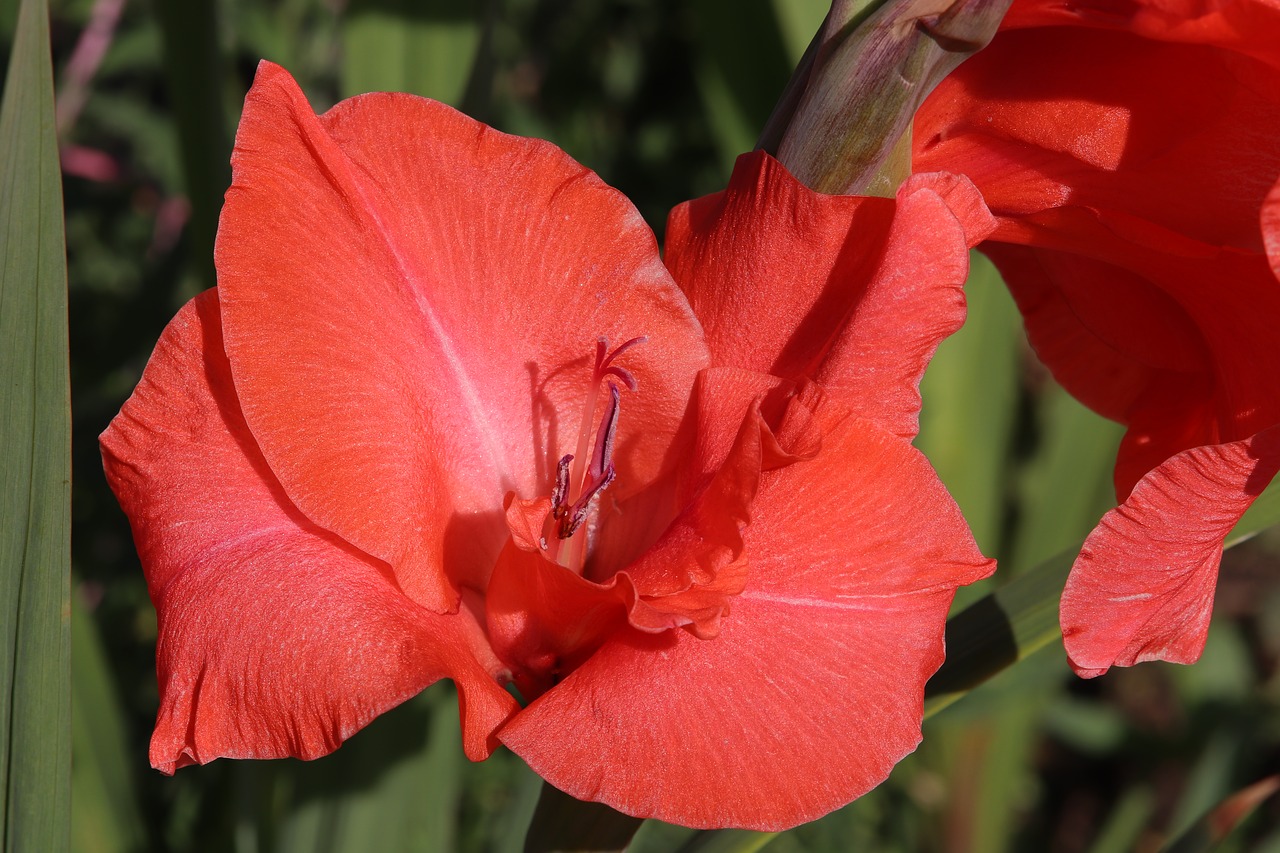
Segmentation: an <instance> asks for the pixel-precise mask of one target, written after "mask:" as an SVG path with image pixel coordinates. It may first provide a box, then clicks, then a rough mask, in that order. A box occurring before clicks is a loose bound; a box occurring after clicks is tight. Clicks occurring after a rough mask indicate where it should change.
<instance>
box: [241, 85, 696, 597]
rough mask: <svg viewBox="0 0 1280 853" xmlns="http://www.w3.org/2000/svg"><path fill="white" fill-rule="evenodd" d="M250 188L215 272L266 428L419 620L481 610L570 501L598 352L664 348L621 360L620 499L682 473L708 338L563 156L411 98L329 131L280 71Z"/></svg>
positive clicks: (607, 195) (257, 432)
mask: <svg viewBox="0 0 1280 853" xmlns="http://www.w3.org/2000/svg"><path fill="white" fill-rule="evenodd" d="M232 165H233V174H234V181H233V185H232V187H231V189H230V191H229V192H228V194H227V202H226V207H225V208H224V210H223V216H222V220H221V223H220V227H219V234H218V246H217V263H218V278H219V290H220V293H221V298H222V302H223V306H224V314H225V316H224V323H225V326H226V330H225V331H226V345H227V353H228V356H229V357H230V360H231V364H232V372H233V374H234V376H235V382H236V388H237V392H238V394H239V397H240V401H241V404H242V406H243V409H244V413H245V418H246V420H247V422H248V424H249V426H250V429H251V430H252V431H253V434H254V436H255V438H256V439H257V442H258V444H259V446H260V447H261V448H262V452H263V455H264V456H265V457H266V459H267V460H268V462H269V463H270V465H271V469H272V470H273V471H274V472H275V473H276V475H277V476H278V477H279V479H280V482H281V484H282V485H283V487H284V489H285V491H286V492H287V493H288V495H289V497H290V499H291V500H292V501H293V502H294V503H295V504H296V505H297V506H298V508H299V509H300V510H301V511H302V512H303V513H304V514H305V515H306V516H307V517H308V518H310V519H311V520H312V521H314V522H316V523H317V524H319V525H320V526H322V527H323V528H325V529H327V530H330V531H332V532H334V533H337V534H338V535H340V536H342V537H343V538H344V539H346V540H347V541H349V542H351V543H352V544H354V545H356V546H357V547H359V548H361V549H362V550H364V551H365V552H367V553H369V554H371V555H373V556H375V557H377V558H379V559H382V560H385V561H386V562H388V563H390V564H391V566H392V567H393V569H394V571H395V574H396V579H397V581H398V582H399V583H400V585H401V586H402V587H403V588H404V589H405V590H406V592H408V593H409V594H410V595H411V596H412V597H414V598H415V599H416V600H418V601H420V602H421V603H423V604H424V605H426V606H428V607H430V608H432V609H435V610H437V611H446V610H449V609H451V608H453V607H455V606H456V601H457V595H456V593H455V592H454V588H453V587H454V586H455V585H461V586H469V587H473V588H479V587H481V586H482V585H483V583H484V580H485V578H486V576H487V572H488V571H489V569H490V568H491V566H492V561H493V559H494V558H495V557H496V555H497V553H498V550H499V549H500V548H501V545H502V542H503V541H505V538H506V528H505V524H504V521H503V514H502V499H503V496H504V495H505V494H506V493H507V492H508V491H516V492H517V493H519V494H520V495H521V496H523V497H532V496H534V495H537V494H541V493H543V492H549V490H550V487H551V484H552V482H553V481H554V476H555V465H556V461H557V460H558V459H559V458H560V456H561V455H563V454H564V453H565V452H569V451H571V450H572V448H573V446H574V445H575V444H576V438H577V429H578V422H579V419H580V417H581V410H582V407H583V401H584V400H585V398H586V395H587V391H588V386H589V384H590V380H591V375H592V367H593V365H592V362H591V358H590V357H591V355H592V353H594V351H595V347H596V341H597V338H599V337H604V338H607V339H608V340H609V341H611V342H613V343H614V344H615V345H616V344H620V343H622V342H624V341H627V340H629V339H631V338H634V337H637V336H642V335H647V336H648V337H649V340H650V343H649V344H647V345H645V346H639V347H634V348H632V349H631V350H630V351H628V353H627V354H626V356H625V359H624V361H625V364H624V366H625V368H626V370H628V371H629V372H630V373H631V374H632V375H633V376H634V377H635V378H636V379H637V380H638V382H639V384H640V387H641V389H642V392H641V393H639V394H632V395H629V396H628V399H627V401H626V404H625V407H624V413H623V418H622V421H621V425H620V427H619V432H618V436H617V441H616V453H615V465H616V467H617V469H618V481H617V484H616V485H615V489H617V490H618V492H619V494H624V493H626V492H628V491H634V490H636V489H639V488H641V487H643V486H644V484H645V483H647V482H648V481H650V480H651V479H653V478H654V477H656V476H658V475H659V473H660V472H661V470H662V469H663V467H664V465H668V464H670V463H669V462H668V461H667V459H666V458H665V457H666V455H667V450H668V448H669V445H670V444H671V441H672V436H673V434H674V433H675V431H676V428H677V426H678V424H679V422H680V419H681V418H682V416H683V414H684V405H685V402H686V401H687V398H688V395H689V389H690V386H691V385H692V382H693V377H694V374H695V373H696V372H697V370H699V369H700V368H701V367H702V366H704V364H705V361H706V350H705V348H704V344H703V343H702V340H701V332H700V329H699V328H698V325H697V322H696V320H695V319H694V317H693V315H692V313H691V312H690V311H689V308H688V305H687V303H686V302H685V300H684V298H683V297H682V296H681V294H680V293H679V291H678V289H677V288H675V286H674V284H673V283H672V281H671V279H670V277H669V275H668V274H667V272H666V270H665V269H664V267H663V266H662V264H661V260H660V259H659V257H658V254H657V248H656V245H655V243H654V239H653V235H652V233H651V232H650V231H649V229H648V228H647V227H646V226H645V224H644V222H643V221H642V220H641V218H640V216H639V214H638V213H637V212H636V211H635V209H634V208H633V207H632V206H631V205H630V203H629V202H627V201H626V199H625V198H623V197H622V196H621V195H620V194H619V193H617V192H616V191H614V190H612V189H610V188H609V187H607V186H605V185H604V184H603V183H602V182H601V181H600V180H599V178H597V177H596V176H595V175H594V174H592V173H591V172H590V171H588V170H587V169H585V168H583V167H582V166H580V165H579V164H577V163H575V162H574V161H573V160H571V159H570V158H569V157H568V156H567V155H566V154H564V153H563V152H562V151H560V150H558V149H556V148H555V147H554V146H552V145H550V144H548V143H545V142H541V141H538V140H528V139H520V138H517V137H512V136H507V135H505V134H501V133H498V132H496V131H493V130H491V129H489V128H486V127H485V126H483V125H481V124H479V123H478V122H475V121H473V120H471V119H469V118H467V117H465V116H463V115H461V114H460V113H457V112H455V111H454V110H452V109H450V108H449V107H446V106H444V105H442V104H438V103H435V102H433V101H428V100H426V99H423V98H417V97H414V96H410V95H396V94H373V95H365V96H361V97H358V98H353V99H351V100H348V101H344V102H342V103H341V104H339V105H338V106H336V107H334V108H333V109H332V110H331V111H329V112H328V113H326V114H325V115H324V116H322V117H316V116H315V115H314V114H313V113H312V111H311V108H310V107H309V105H308V104H307V102H306V99H305V98H304V96H303V94H302V93H301V91H299V89H298V87H297V85H296V84H295V83H294V81H293V80H292V78H290V77H289V75H288V73H287V72H285V71H284V70H283V69H280V68H278V67H276V66H273V65H271V64H269V63H263V64H262V66H261V67H260V69H259V73H258V77H257V80H256V81H255V83H254V86H253V88H252V90H251V91H250V93H249V96H248V98H247V99H246V102H245V110H244V116H243V118H242V120H241V124H240V130H239V133H238V135H237V141H236V151H235V154H234V156H233V158H232ZM446 565H447V571H448V576H447V575H446ZM450 580H452V581H453V582H454V583H453V584H451V583H450Z"/></svg>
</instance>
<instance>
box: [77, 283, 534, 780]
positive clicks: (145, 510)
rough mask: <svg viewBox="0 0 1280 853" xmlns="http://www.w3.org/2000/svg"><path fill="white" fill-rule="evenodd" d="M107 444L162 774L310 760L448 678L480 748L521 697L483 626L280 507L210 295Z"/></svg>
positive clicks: (471, 740)
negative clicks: (136, 599) (150, 634)
mask: <svg viewBox="0 0 1280 853" xmlns="http://www.w3.org/2000/svg"><path fill="white" fill-rule="evenodd" d="M102 448H103V455H104V459H105V466H106V472H107V477H108V480H109V481H110V482H111V485H112V488H113V489H114V490H115V492H116V496H117V497H118V498H119V500H120V504H121V506H122V507H124V509H125V512H126V513H127V514H128V515H129V519H130V522H131V523H132V525H133V531H134V539H135V541H136V543H137V546H138V553H139V555H140V556H141V558H142V563H143V568H144V569H145V570H146V574H147V583H148V587H149V589H150V592H151V597H152V600H153V602H154V603H155V606H156V611H157V613H158V615H159V621H160V637H159V645H158V648H157V654H156V659H157V669H158V672H159V678H160V694H161V705H160V713H159V717H158V719H157V721H156V729H155V734H154V736H153V738H152V742H151V762H152V764H153V765H154V766H155V767H157V768H159V769H160V770H163V771H165V772H167V773H172V772H173V771H174V769H176V768H177V767H181V766H184V765H186V764H192V763H205V762H208V761H212V760H213V759H215V758H218V757H234V758H278V757H282V756H295V757H299V758H315V757H317V756H320V755H324V754H325V753H328V752H330V751H332V750H333V749H335V748H336V747H337V746H338V744H339V743H341V742H342V741H343V740H344V739H346V738H347V737H349V736H350V735H351V734H353V733H354V732H355V731H356V730H358V729H359V728H361V727H362V726H364V725H365V724H366V723H368V722H369V721H370V720H371V719H373V717H375V716H377V715H378V714H380V713H382V712H383V711H385V710H387V709H388V708H391V707H393V706H394V705H397V704H399V703H400V702H402V701H404V700H405V699H408V698H409V697H411V696H413V695H414V694H416V693H417V692H419V691H420V690H422V689H423V688H424V687H426V686H427V685H429V684H431V683H432V682H433V681H435V680H436V679H438V678H442V677H447V678H453V679H454V680H455V681H457V683H458V685H459V687H460V694H461V703H462V707H463V719H464V735H465V737H464V742H465V745H466V749H467V752H468V754H469V755H471V756H472V757H473V758H477V759H478V758H482V757H484V756H486V755H488V753H489V751H490V750H491V749H492V738H491V733H492V732H493V730H494V729H495V728H496V726H497V725H498V724H499V723H500V722H501V721H502V720H503V719H504V718H505V717H506V716H507V715H508V714H510V713H511V712H512V711H514V710H515V706H514V703H513V701H512V700H511V698H510V697H509V696H508V695H507V694H506V693H505V692H504V691H503V690H502V689H501V688H500V687H498V685H497V683H496V682H495V681H494V679H493V678H492V677H491V676H490V671H491V670H496V669H497V667H498V663H497V661H496V659H495V658H494V656H493V653H492V651H491V650H489V648H488V645H487V643H486V642H485V640H484V638H483V635H482V634H481V633H480V630H479V626H478V625H477V624H476V622H475V620H474V619H473V618H472V617H471V616H470V615H469V614H468V613H467V611H465V610H463V611H462V612H460V613H458V614H457V615H454V616H440V615H437V614H435V613H433V612H431V611H429V610H426V609H425V608H423V607H421V606H420V605H418V604H416V603H414V602H413V601H412V600H410V599H409V598H408V597H406V596H405V595H404V594H403V593H402V592H400V591H399V589H397V587H396V585H395V582H394V580H393V579H392V577H391V573H390V570H389V567H387V566H386V565H385V564H384V563H381V562H380V561H378V560H375V559H373V558H371V557H369V556H368V555H366V554H363V553H361V552H359V551H357V550H356V549H354V548H352V547H351V546H350V545H349V544H347V543H345V542H343V541H342V540H340V539H338V538H337V537H335V536H334V535H332V534H330V533H327V532H326V531H323V530H321V529H319V528H318V527H316V525H314V524H312V523H311V522H310V521H308V520H307V519H306V518H304V517H303V516H302V515H301V514H300V513H299V512H298V511H297V509H296V508H295V507H294V506H293V505H292V504H291V503H290V502H289V500H288V498H287V497H286V496H285V495H284V492H283V490H282V489H281V488H280V486H279V484H278V483H277V482H276V480H275V478H274V477H273V476H272V475H271V472H270V470H269V469H268V467H267V465H266V462H265V460H264V459H263V457H262V455H261V453H260V452H259V451H258V449H257V446H256V444H255V443H254V439H253V436H252V435H251V434H250V432H249V430H248V428H247V427H246V425H245V423H244V419H243V417H242V416H241V414H240V410H239V407H238V405H237V401H236V397H235V390H234V388H233V387H232V381H231V374H230V371H229V369H228V365H227V360H226V357H225V355H224V353H223V349H222V333H221V328H220V318H219V309H218V300H217V296H216V294H215V293H214V292H213V291H209V292H206V293H205V294H203V295H201V296H199V297H197V298H196V299H195V300H193V301H192V302H191V303H188V305H187V306H186V307H185V308H183V309H182V311H181V312H179V314H178V315H177V317H175V318H174V320H173V321H172V322H171V323H170V324H169V327H168V328H167V329H166V330H165V333H164V335H163V336H162V337H161V339H160V342H159V344H158V345H157V347H156V351H155V353H154V354H153V355H152V357H151V361H150V362H149V363H148V365H147V369H146V371H145V373H144V374H143V378H142V381H141V383H140V384H139V385H138V387H137V389H136V390H135V391H134V393H133V396H132V397H130V399H129V401H128V402H127V403H125V406H124V408H123V409H122V411H121V413H120V414H119V415H118V416H117V417H116V419H115V420H114V421H113V422H112V424H111V426H110V427H109V428H108V429H107V431H106V432H105V433H104V434H103V436H102Z"/></svg>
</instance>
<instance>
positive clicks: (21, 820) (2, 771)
mask: <svg viewBox="0 0 1280 853" xmlns="http://www.w3.org/2000/svg"><path fill="white" fill-rule="evenodd" d="M64 246H65V244H64V240H63V229H62V181H61V177H60V175H59V172H58V149H57V143H56V141H55V129H54V117H53V68H52V64H51V61H50V56H49V19H48V9H47V8H46V5H45V0H25V2H23V4H22V7H21V10H20V12H19V15H18V24H17V28H16V30H15V35H14V46H13V53H12V55H11V56H10V62H9V72H8V76H7V78H6V80H5V90H4V105H3V107H2V108H0V379H2V380H3V383H4V384H3V386H2V387H3V389H4V390H3V392H0V448H2V449H0V519H3V527H0V555H2V556H0V828H3V839H4V848H5V849H6V850H15V851H16V850H39V851H60V850H66V849H68V847H69V844H70V805H71V779H70V767H71V679H70V674H69V662H70V643H71V640H70V624H71V618H70V595H69V589H70V565H71V536H70V524H71V403H70V383H69V371H68V366H67V271H66V250H65V247H64Z"/></svg>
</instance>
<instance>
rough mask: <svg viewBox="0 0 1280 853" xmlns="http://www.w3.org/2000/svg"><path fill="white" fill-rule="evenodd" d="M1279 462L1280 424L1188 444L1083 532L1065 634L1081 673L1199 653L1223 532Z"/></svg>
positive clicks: (1065, 601)
mask: <svg viewBox="0 0 1280 853" xmlns="http://www.w3.org/2000/svg"><path fill="white" fill-rule="evenodd" d="M1277 470H1280V426H1276V427H1272V428H1270V429H1268V430H1265V431H1263V432H1261V433H1258V434H1257V435H1255V436H1253V437H1252V438H1249V439H1243V440H1241V441H1233V442H1230V443H1228V444H1218V445H1212V446H1207V447H1197V448H1195V449H1192V450H1187V451H1184V452H1182V453H1179V454H1178V455H1176V456H1174V457H1172V458H1170V459H1168V460H1166V461H1165V462H1164V463H1163V464H1161V465H1159V466H1157V467H1156V468H1155V469H1154V470H1152V471H1151V472H1150V473H1148V474H1147V475H1146V476H1145V477H1143V478H1142V480H1140V481H1139V482H1138V485H1137V486H1135V487H1134V489H1133V491H1132V493H1130V495H1129V497H1128V499H1127V500H1126V501H1125V502H1124V503H1123V504H1121V505H1120V506H1118V507H1117V508H1115V509H1113V510H1111V511H1110V512H1108V513H1107V514H1106V515H1105V516H1103V518H1102V521H1101V523H1100V524H1099V525H1098V527H1097V528H1096V529H1095V530H1094V531H1093V533H1092V534H1090V536H1089V538H1088V539H1086V540H1085V543H1084V547H1083V549H1081V552H1080V556H1079V557H1078V558H1077V559H1076V562H1075V565H1074V566H1073V567H1072V569H1071V577H1070V578H1069V579H1068V580H1067V586H1066V589H1065V590H1064V591H1063V594H1062V605H1061V612H1060V616H1061V620H1062V636H1063V641H1064V642H1065V644H1066V649H1067V656H1068V657H1069V658H1070V660H1071V666H1072V667H1073V668H1074V669H1075V671H1076V672H1077V673H1078V674H1079V675H1081V676H1084V677H1093V676H1097V675H1101V674H1102V673H1104V672H1106V671H1107V670H1108V669H1109V668H1110V667H1112V666H1131V665H1133V664H1135V663H1138V662H1140V661H1145V660H1166V661H1173V662H1175V663H1192V662H1194V661H1195V660H1197V659H1198V658H1199V657H1200V652H1201V651H1202V650H1203V648H1204V641H1205V635H1206V634H1207V632H1208V630H1209V617H1210V614H1211V612H1212V610H1213V593H1214V586H1215V584H1216V582H1217V578H1218V564H1219V562H1220V561H1221V559H1222V541H1223V538H1224V537H1225V536H1226V535H1227V533H1229V532H1230V530H1231V528H1232V527H1234V526H1235V524H1236V522H1238V521H1239V520H1240V516H1242V515H1244V512H1245V510H1247V509H1248V508H1249V506H1250V504H1252V503H1253V501H1254V499H1255V498H1256V497H1257V496H1258V495H1259V494H1260V493H1261V492H1262V490H1263V489H1264V488H1266V485H1267V483H1269V482H1270V481H1271V479H1272V477H1274V476H1275V474H1276V471H1277Z"/></svg>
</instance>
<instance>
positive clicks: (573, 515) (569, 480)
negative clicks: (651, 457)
mask: <svg viewBox="0 0 1280 853" xmlns="http://www.w3.org/2000/svg"><path fill="white" fill-rule="evenodd" d="M647 340H648V338H647V337H645V336H640V337H638V338H632V339H631V340H629V341H627V342H626V343H624V344H622V346H620V347H618V348H617V349H615V350H613V351H612V352H610V351H609V342H608V341H607V340H606V339H604V338H599V339H597V340H596V359H595V369H594V370H593V371H592V375H591V385H590V386H589V387H588V388H587V396H586V399H585V400H584V401H583V407H582V421H581V423H580V424H579V428H578V444H577V448H576V451H575V452H574V453H571V454H566V455H565V456H563V457H561V459H560V462H559V464H558V465H557V466H556V484H555V489H554V491H553V492H552V493H551V506H552V511H551V519H550V520H548V522H547V528H545V532H546V533H547V534H548V535H551V532H552V530H553V529H554V531H555V537H556V538H557V539H559V540H561V541H563V540H568V541H567V542H565V544H564V547H563V548H561V547H558V545H557V544H556V542H554V541H553V542H551V543H549V545H550V548H549V550H550V551H551V552H552V556H551V558H552V559H554V560H556V561H557V562H559V563H560V564H561V565H562V566H565V567H566V568H569V569H570V570H572V571H574V572H576V573H577V574H582V566H583V562H584V560H585V559H586V548H587V543H586V538H587V537H586V535H585V534H584V535H582V536H577V537H575V536H574V534H575V533H577V531H578V529H579V528H580V527H582V525H583V524H585V523H586V520H587V517H588V516H589V515H590V511H591V501H592V499H594V498H595V496H596V495H598V494H599V493H600V492H602V491H604V489H606V488H608V486H609V484H610V483H612V482H613V479H614V477H615V476H616V471H615V470H614V466H613V444H614V438H615V436H616V435H617V432H618V416H619V412H620V410H621V405H622V404H621V400H622V394H621V392H620V391H619V387H618V385H617V384H615V383H613V382H609V383H607V384H608V387H609V402H608V403H607V404H606V409H605V412H604V417H602V418H601V419H600V424H599V426H598V427H597V428H596V430H595V444H594V446H593V445H592V443H591V432H592V430H591V427H592V425H593V424H594V422H595V413H596V401H597V399H598V397H599V394H600V384H601V383H602V382H604V381H605V379H607V378H608V377H613V378H614V379H616V380H617V381H618V383H621V384H622V385H623V386H625V387H626V388H627V389H628V390H630V391H635V390H636V388H637V387H638V386H637V383H636V378H635V376H633V375H632V374H631V371H629V370H627V369H626V368H624V367H621V366H619V365H616V364H614V361H615V360H616V359H617V358H618V356H620V355H622V354H623V353H624V352H626V351H627V350H629V349H631V348H632V347H633V346H636V345H637V344H642V343H644V342H645V341H647ZM588 450H590V451H591V455H590V457H588V456H587V452H588ZM588 459H589V460H590V464H587V462H588ZM584 469H585V470H584Z"/></svg>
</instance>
